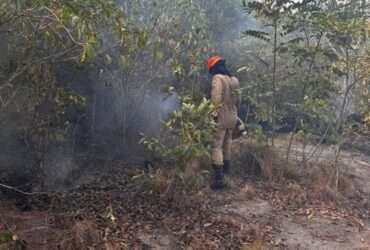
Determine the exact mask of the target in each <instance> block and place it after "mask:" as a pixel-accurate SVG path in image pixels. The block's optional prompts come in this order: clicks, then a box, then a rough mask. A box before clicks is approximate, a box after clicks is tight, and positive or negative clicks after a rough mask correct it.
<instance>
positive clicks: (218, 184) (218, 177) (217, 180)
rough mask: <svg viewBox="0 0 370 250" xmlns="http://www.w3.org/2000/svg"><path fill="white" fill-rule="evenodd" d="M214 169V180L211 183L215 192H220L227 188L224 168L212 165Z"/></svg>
mask: <svg viewBox="0 0 370 250" xmlns="http://www.w3.org/2000/svg"><path fill="white" fill-rule="evenodd" d="M212 168H213V180H212V183H211V188H212V189H213V190H220V189H224V188H225V187H226V185H225V181H224V173H223V166H220V165H212Z"/></svg>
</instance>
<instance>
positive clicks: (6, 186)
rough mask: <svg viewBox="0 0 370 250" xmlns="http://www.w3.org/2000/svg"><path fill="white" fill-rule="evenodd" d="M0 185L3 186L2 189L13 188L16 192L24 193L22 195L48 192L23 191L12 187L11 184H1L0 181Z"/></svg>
mask: <svg viewBox="0 0 370 250" xmlns="http://www.w3.org/2000/svg"><path fill="white" fill-rule="evenodd" d="M0 187H1V188H4V189H8V190H13V191H15V192H17V193H20V194H24V195H45V194H49V193H46V192H34V193H33V192H31V193H30V192H24V191H22V190H20V189H18V188H15V187H12V186H8V185H5V184H1V183H0Z"/></svg>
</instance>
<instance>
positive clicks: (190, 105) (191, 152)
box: [140, 97, 215, 172]
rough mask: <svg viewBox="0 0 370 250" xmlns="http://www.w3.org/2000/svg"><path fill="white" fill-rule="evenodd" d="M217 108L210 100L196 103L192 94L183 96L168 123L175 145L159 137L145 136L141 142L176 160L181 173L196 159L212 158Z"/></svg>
mask: <svg viewBox="0 0 370 250" xmlns="http://www.w3.org/2000/svg"><path fill="white" fill-rule="evenodd" d="M214 111H215V107H214V106H213V105H212V104H211V102H210V101H209V100H207V99H203V100H202V101H201V102H199V103H194V102H193V100H192V99H191V98H190V97H184V98H182V99H181V108H180V109H179V110H177V111H175V112H174V113H173V114H172V117H171V118H170V119H169V120H168V121H167V122H166V123H165V124H164V126H165V128H166V129H167V130H168V132H169V133H170V135H171V140H173V141H175V145H170V144H168V145H165V144H163V143H162V142H161V140H159V139H157V138H152V139H148V138H145V137H143V138H142V140H141V141H140V142H141V143H142V144H143V145H145V146H146V148H147V149H148V150H150V151H153V152H155V153H156V154H159V155H160V157H162V158H164V159H166V160H169V161H173V162H174V164H175V166H176V167H178V168H179V170H180V171H181V172H184V171H185V170H186V167H187V166H189V164H191V163H192V162H193V161H194V160H197V159H202V158H204V157H210V153H209V152H210V143H211V142H212V139H213V133H214V130H215V124H214V123H213V122H212V113H213V112H214Z"/></svg>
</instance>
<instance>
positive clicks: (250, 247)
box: [242, 240, 271, 250]
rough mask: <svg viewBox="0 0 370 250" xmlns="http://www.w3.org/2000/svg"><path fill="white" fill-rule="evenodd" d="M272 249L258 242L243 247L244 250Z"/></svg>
mask: <svg viewBox="0 0 370 250" xmlns="http://www.w3.org/2000/svg"><path fill="white" fill-rule="evenodd" d="M269 249H271V248H269V247H267V246H266V245H265V244H264V243H263V242H262V241H260V240H257V241H255V242H253V243H252V244H251V245H246V246H243V247H242V250H269Z"/></svg>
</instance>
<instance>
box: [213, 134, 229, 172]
mask: <svg viewBox="0 0 370 250" xmlns="http://www.w3.org/2000/svg"><path fill="white" fill-rule="evenodd" d="M232 135H233V130H232V129H225V128H220V127H219V128H217V131H216V133H215V138H214V141H213V144H212V163H213V164H215V165H219V166H221V165H223V164H224V161H227V160H231V145H232Z"/></svg>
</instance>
